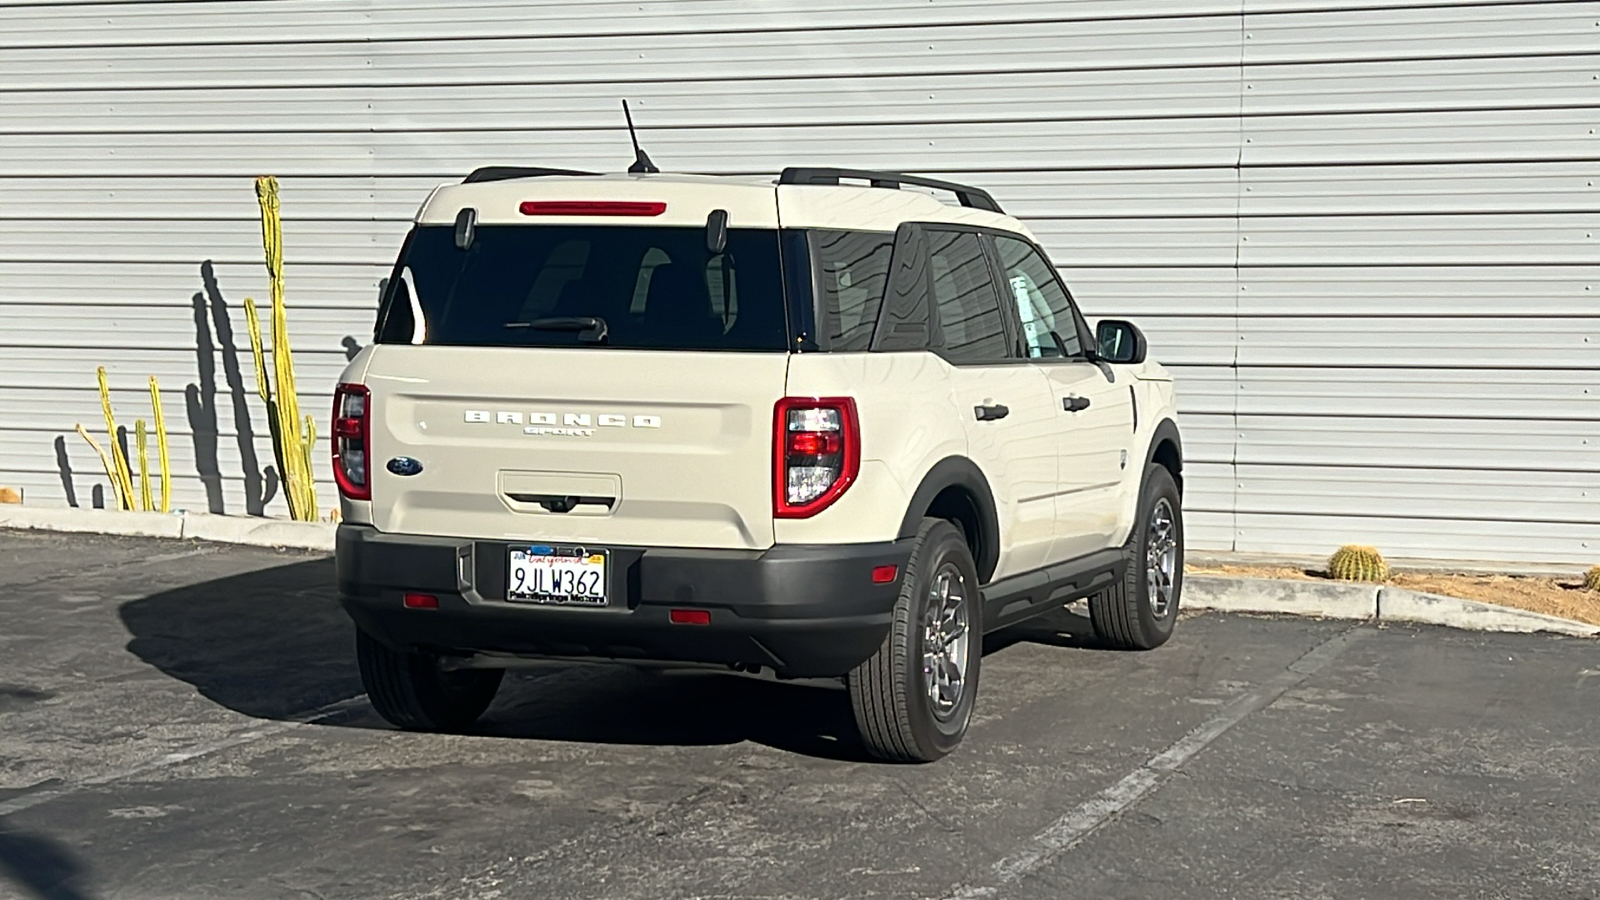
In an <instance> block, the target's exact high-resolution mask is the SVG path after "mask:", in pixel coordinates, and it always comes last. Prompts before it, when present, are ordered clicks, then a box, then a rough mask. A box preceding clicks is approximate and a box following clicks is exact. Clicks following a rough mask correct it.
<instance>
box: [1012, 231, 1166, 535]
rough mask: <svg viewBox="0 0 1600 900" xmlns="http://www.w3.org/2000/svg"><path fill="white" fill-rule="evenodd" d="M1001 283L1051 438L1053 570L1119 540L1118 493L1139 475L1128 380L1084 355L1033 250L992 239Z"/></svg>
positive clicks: (1064, 296)
mask: <svg viewBox="0 0 1600 900" xmlns="http://www.w3.org/2000/svg"><path fill="white" fill-rule="evenodd" d="M994 243H995V250H996V258H997V259H998V261H999V265H1000V268H1001V271H1002V283H1003V284H1004V285H1005V288H1006V290H1007V293H1008V294H1009V297H1008V302H1011V303H1014V304H1015V307H1016V310H1017V321H1018V323H1019V324H1020V326H1021V330H1022V346H1023V352H1024V353H1026V354H1027V356H1028V358H1029V359H1030V360H1032V362H1033V365H1034V367H1035V368H1036V369H1037V370H1038V371H1039V372H1040V373H1042V374H1043V375H1044V377H1045V379H1046V381H1047V384H1048V388H1049V392H1050V404H1051V408H1052V416H1053V417H1054V419H1055V422H1054V423H1053V425H1052V432H1053V434H1054V435H1056V441H1055V445H1056V448H1057V456H1058V460H1059V463H1058V472H1059V474H1058V486H1057V489H1056V493H1055V505H1054V514H1055V517H1056V539H1055V543H1054V547H1053V549H1052V550H1051V552H1050V554H1049V558H1050V561H1051V562H1059V561H1062V560H1068V559H1075V558H1077V557H1080V556H1084V555H1086V554H1089V553H1093V552H1094V551H1096V550H1101V549H1104V548H1106V547H1109V546H1111V545H1112V543H1113V542H1114V541H1115V540H1116V538H1117V534H1116V531H1117V527H1118V523H1119V521H1121V517H1120V516H1119V515H1118V513H1119V511H1120V507H1121V504H1122V503H1123V502H1124V499H1123V496H1122V490H1121V488H1122V485H1123V483H1124V480H1125V479H1126V478H1127V477H1129V469H1130V467H1132V470H1133V476H1134V477H1137V476H1138V475H1139V468H1140V467H1142V465H1143V460H1131V459H1129V458H1128V448H1129V446H1130V445H1131V444H1132V435H1133V425H1134V422H1133V399H1132V394H1131V393H1130V391H1129V386H1130V384H1131V383H1132V379H1131V378H1130V377H1128V376H1126V375H1123V376H1121V377H1119V376H1118V373H1117V372H1116V370H1115V368H1114V367H1112V366H1111V365H1109V364H1107V363H1101V362H1091V361H1090V360H1089V357H1088V355H1087V354H1086V353H1085V352H1084V340H1085V335H1086V332H1087V330H1088V329H1087V328H1085V327H1080V326H1081V323H1082V317H1081V316H1079V315H1078V313H1077V310H1076V309H1075V308H1074V306H1073V303H1072V298H1071V296H1070V295H1068V293H1067V290H1066V287H1065V286H1063V285H1062V284H1061V280H1060V278H1059V277H1058V275H1057V274H1056V270H1055V267H1054V266H1052V265H1051V264H1050V261H1049V260H1048V259H1046V258H1045V256H1044V254H1043V253H1041V252H1040V251H1039V250H1038V249H1037V248H1036V247H1034V246H1033V245H1032V244H1029V243H1028V242H1027V241H1024V240H1021V239H1020V238H1012V237H1005V236H1000V235H997V236H996V237H995V239H994Z"/></svg>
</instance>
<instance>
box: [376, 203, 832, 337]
mask: <svg viewBox="0 0 1600 900" xmlns="http://www.w3.org/2000/svg"><path fill="white" fill-rule="evenodd" d="M802 264H803V262H802ZM783 284H784V280H783V271H782V264H781V258H780V254H779V249H778V232H777V231H774V230H760V229H730V230H729V232H728V241H727V247H726V249H725V250H724V251H723V252H722V253H718V254H712V253H711V252H709V251H708V250H707V249H706V232H705V229H704V228H698V227H682V228H673V227H640V226H631V227H630V226H613V225H597V226H534V225H480V226H478V228H477V232H476V236H475V238H474V239H473V242H472V246H470V247H469V248H467V249H466V250H459V249H457V248H456V245H455V230H454V228H453V227H451V226H434V225H426V226H419V227H417V228H416V229H414V230H413V231H412V233H411V236H410V237H409V238H407V240H406V246H405V249H404V250H402V251H401V256H400V260H399V262H398V263H397V264H396V266H395V272H394V275H393V276H392V277H391V278H390V281H389V286H388V289H387V291H386V293H385V297H384V302H383V306H382V308H381V310H380V312H379V325H378V334H377V339H378V342H379V343H387V344H445V345H455V346H511V347H576V346H607V347H620V348H628V349H671V350H786V349H788V346H789V325H788V320H787V318H786V314H785V303H784V293H783ZM597 326H603V327H597ZM602 334H603V336H602Z"/></svg>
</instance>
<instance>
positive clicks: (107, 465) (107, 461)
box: [77, 423, 122, 509]
mask: <svg viewBox="0 0 1600 900" xmlns="http://www.w3.org/2000/svg"><path fill="white" fill-rule="evenodd" d="M77 427H78V434H79V435H81V436H82V437H83V439H84V440H86V441H88V442H89V446H91V447H93V448H94V452H95V455H96V456H98V457H100V465H101V467H102V468H104V469H105V470H106V480H107V481H109V482H111V491H112V493H115V494H116V495H117V508H118V509H121V508H122V494H121V493H120V492H119V491H118V489H117V476H116V475H115V474H113V473H112V470H111V458H110V457H109V456H106V451H105V450H104V449H102V448H101V446H100V444H99V442H98V441H96V440H95V439H94V436H93V435H91V434H89V429H87V428H84V427H83V424H82V423H79V424H78V426H77Z"/></svg>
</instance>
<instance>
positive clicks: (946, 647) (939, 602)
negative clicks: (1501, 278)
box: [922, 561, 971, 718]
mask: <svg viewBox="0 0 1600 900" xmlns="http://www.w3.org/2000/svg"><path fill="white" fill-rule="evenodd" d="M967 590H968V588H967V584H966V579H965V578H964V577H963V576H962V574H961V570H960V569H959V568H957V567H956V565H955V564H954V563H952V562H948V561H947V562H945V563H944V564H943V565H941V566H940V567H939V568H938V570H937V571H935V573H934V576H933V581H932V583H931V584H930V585H929V587H928V599H927V605H926V607H925V609H924V610H923V616H922V671H923V676H924V679H925V681H926V684H927V691H928V702H929V704H930V705H931V706H932V707H933V712H934V715H935V716H937V717H940V718H943V717H945V716H948V715H951V714H953V713H954V712H955V709H956V707H957V706H958V705H959V704H960V703H961V699H962V694H963V692H964V691H965V688H966V672H967V665H968V659H969V654H970V652H971V641H970V637H969V631H970V630H969V622H968V617H967V606H968V604H967V599H968V598H967Z"/></svg>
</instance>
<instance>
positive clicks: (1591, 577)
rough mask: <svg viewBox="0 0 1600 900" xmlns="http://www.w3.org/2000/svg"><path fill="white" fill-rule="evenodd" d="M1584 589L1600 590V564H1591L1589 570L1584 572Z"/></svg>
mask: <svg viewBox="0 0 1600 900" xmlns="http://www.w3.org/2000/svg"><path fill="white" fill-rule="evenodd" d="M1583 589H1584V590H1586V591H1600V566H1590V567H1589V571H1587V572H1585V573H1583Z"/></svg>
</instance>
